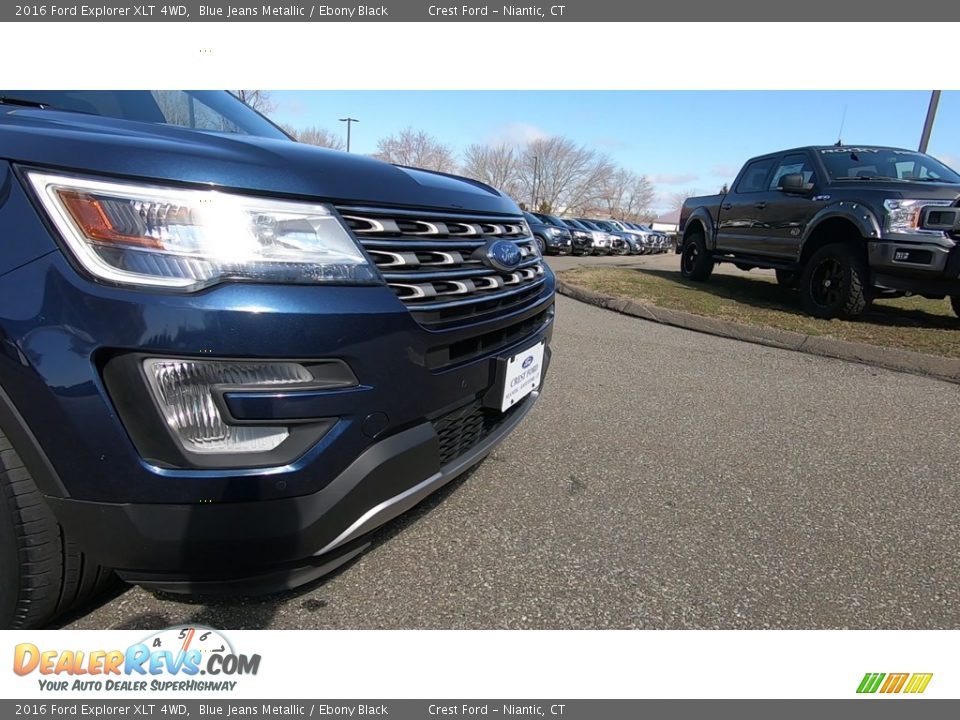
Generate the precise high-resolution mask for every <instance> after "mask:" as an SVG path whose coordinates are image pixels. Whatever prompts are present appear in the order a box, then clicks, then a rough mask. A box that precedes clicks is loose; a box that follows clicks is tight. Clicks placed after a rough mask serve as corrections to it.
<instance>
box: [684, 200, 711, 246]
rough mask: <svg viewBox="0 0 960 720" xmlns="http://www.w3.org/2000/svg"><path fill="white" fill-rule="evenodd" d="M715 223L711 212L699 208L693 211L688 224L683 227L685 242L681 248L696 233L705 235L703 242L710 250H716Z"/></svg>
mask: <svg viewBox="0 0 960 720" xmlns="http://www.w3.org/2000/svg"><path fill="white" fill-rule="evenodd" d="M713 230H714V223H713V218H712V217H711V216H710V213H709V211H707V209H706V208H703V207H699V208H697V209H696V210H694V211H693V213H692V214H691V215H690V217H689V218H687V222H686V224H685V225H684V227H683V236H682V238H683V242H682V243H681V246H682V245H683V244H684V243H686V242H687V238H688V237H690V235H692V234H693V233H694V232H697V231H699V232H702V233H703V241H704V244H705V245H706V247H707V249H708V250H713V249H715V238H714V232H713Z"/></svg>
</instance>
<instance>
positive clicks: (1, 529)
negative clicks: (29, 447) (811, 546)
mask: <svg viewBox="0 0 960 720" xmlns="http://www.w3.org/2000/svg"><path fill="white" fill-rule="evenodd" d="M112 579H113V575H112V573H111V571H110V570H108V569H107V568H103V567H101V566H100V565H98V564H97V563H95V562H93V561H92V560H91V559H90V557H89V556H87V555H86V554H85V553H83V552H82V551H81V550H80V549H79V548H78V547H77V545H76V544H75V543H74V542H72V541H71V540H70V538H68V537H67V536H66V534H65V533H64V530H63V528H62V527H61V526H60V524H59V523H58V522H57V520H56V518H54V516H53V513H52V512H51V511H50V508H49V507H48V506H47V504H46V502H45V501H44V499H43V496H42V495H41V493H40V491H39V490H38V489H37V486H36V485H35V484H34V482H33V478H32V477H31V476H30V473H29V471H28V470H27V468H26V467H24V464H23V461H22V460H21V459H20V456H19V455H18V454H17V451H16V450H15V449H14V448H13V446H12V445H11V443H10V441H9V440H8V439H7V438H6V436H5V435H4V434H3V433H2V432H0V628H4V629H18V628H36V627H41V626H43V625H45V624H47V623H49V622H50V621H51V620H53V619H54V618H55V617H57V616H58V615H60V614H62V613H64V612H67V611H68V610H70V609H71V608H73V607H75V606H77V605H79V604H81V603H84V602H86V601H87V600H89V599H90V598H91V597H93V596H94V594H96V593H97V592H99V591H100V590H101V589H102V588H103V587H104V586H105V585H107V584H108V583H109V582H111V581H112Z"/></svg>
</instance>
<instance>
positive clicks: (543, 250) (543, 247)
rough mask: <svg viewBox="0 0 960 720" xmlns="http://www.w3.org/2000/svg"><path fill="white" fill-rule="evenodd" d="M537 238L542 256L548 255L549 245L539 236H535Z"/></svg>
mask: <svg viewBox="0 0 960 720" xmlns="http://www.w3.org/2000/svg"><path fill="white" fill-rule="evenodd" d="M535 237H536V238H537V247H538V248H539V249H540V254H541V255H546V254H547V244H546V243H545V242H544V241H543V238H542V237H540V236H539V235H536V236H535Z"/></svg>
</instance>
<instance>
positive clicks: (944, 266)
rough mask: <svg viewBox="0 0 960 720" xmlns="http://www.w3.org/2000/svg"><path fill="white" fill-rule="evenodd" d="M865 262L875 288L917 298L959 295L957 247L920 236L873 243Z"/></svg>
mask: <svg viewBox="0 0 960 720" xmlns="http://www.w3.org/2000/svg"><path fill="white" fill-rule="evenodd" d="M867 259H868V262H869V264H870V270H871V274H872V283H873V285H874V286H876V287H881V288H886V289H891V290H899V291H908V292H911V293H915V294H917V295H929V296H932V297H944V296H946V295H960V244H957V243H955V242H953V241H951V240H947V239H937V240H927V239H924V238H923V237H921V236H906V237H904V238H895V239H883V240H874V241H871V242H868V243H867Z"/></svg>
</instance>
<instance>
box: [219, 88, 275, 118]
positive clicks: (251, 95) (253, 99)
mask: <svg viewBox="0 0 960 720" xmlns="http://www.w3.org/2000/svg"><path fill="white" fill-rule="evenodd" d="M230 92H232V93H233V94H234V95H236V96H237V97H238V98H240V99H241V100H242V101H243V102H245V103H246V104H247V105H249V106H250V107H252V108H253V109H254V110H256V111H257V112H261V113H263V114H264V115H266V114H267V113H270V112H272V111H273V110H275V109H276V107H277V106H276V104H275V103H274V102H273V100H272V99H271V97H270V92H269V91H268V90H231V91H230Z"/></svg>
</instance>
